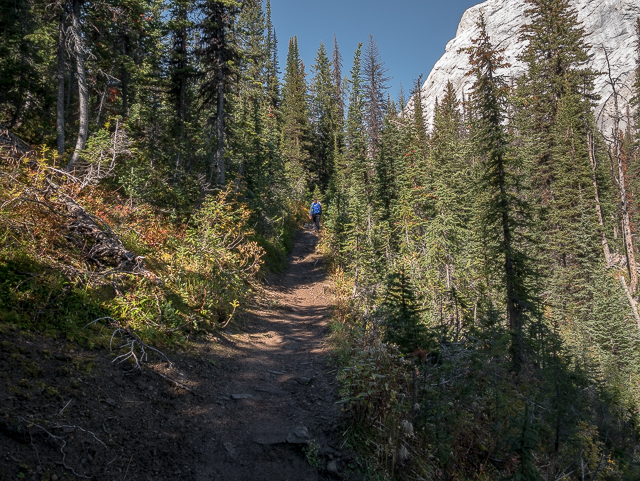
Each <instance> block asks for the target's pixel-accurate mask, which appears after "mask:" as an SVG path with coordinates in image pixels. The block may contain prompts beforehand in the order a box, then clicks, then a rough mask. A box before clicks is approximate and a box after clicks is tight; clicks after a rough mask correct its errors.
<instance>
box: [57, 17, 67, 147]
mask: <svg viewBox="0 0 640 481" xmlns="http://www.w3.org/2000/svg"><path fill="white" fill-rule="evenodd" d="M62 8H63V11H62V13H61V14H60V26H59V29H58V99H57V104H56V134H57V136H56V146H57V149H58V155H62V154H64V124H65V122H64V101H65V98H64V78H65V70H66V63H65V59H64V51H65V40H66V35H65V32H64V23H65V18H66V14H65V11H64V9H65V8H66V5H63V7H62Z"/></svg>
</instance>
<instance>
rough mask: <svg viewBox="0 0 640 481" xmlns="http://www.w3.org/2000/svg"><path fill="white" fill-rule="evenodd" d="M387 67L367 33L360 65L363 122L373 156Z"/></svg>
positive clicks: (380, 116) (378, 129) (377, 138)
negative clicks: (363, 101) (363, 99)
mask: <svg viewBox="0 0 640 481" xmlns="http://www.w3.org/2000/svg"><path fill="white" fill-rule="evenodd" d="M387 72H388V69H387V68H386V67H385V66H384V62H383V61H382V59H381V56H380V48H379V47H378V44H377V42H376V41H375V39H374V38H373V35H369V43H368V44H367V48H366V50H365V54H364V62H363V66H362V77H363V87H364V96H365V112H366V114H365V122H366V125H367V138H368V148H369V156H370V158H373V157H375V156H376V154H377V151H378V144H379V141H380V132H381V130H382V123H383V121H384V116H385V110H386V90H387V88H388V87H387V82H388V81H389V77H387Z"/></svg>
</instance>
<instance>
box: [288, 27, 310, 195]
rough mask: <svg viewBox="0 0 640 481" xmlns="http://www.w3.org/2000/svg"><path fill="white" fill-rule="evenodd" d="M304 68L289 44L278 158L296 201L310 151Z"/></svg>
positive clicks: (295, 45)
mask: <svg viewBox="0 0 640 481" xmlns="http://www.w3.org/2000/svg"><path fill="white" fill-rule="evenodd" d="M305 76H306V74H305V71H304V64H303V63H302V60H301V59H300V54H299V52H298V39H297V37H294V38H292V39H290V40H289V52H288V55H287V66H286V69H285V74H284V85H283V87H282V105H281V112H282V143H281V145H282V155H283V157H284V159H285V162H286V168H287V175H288V177H289V179H290V182H291V183H292V185H294V186H295V187H294V189H295V192H296V196H297V198H298V199H302V195H303V194H304V192H305V191H306V189H307V182H308V178H307V169H308V168H309V165H308V164H309V158H310V155H309V150H310V148H311V142H310V136H311V125H310V122H309V105H308V102H307V100H308V92H307V81H306V78H305Z"/></svg>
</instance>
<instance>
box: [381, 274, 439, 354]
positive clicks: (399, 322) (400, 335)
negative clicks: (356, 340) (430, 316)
mask: <svg viewBox="0 0 640 481" xmlns="http://www.w3.org/2000/svg"><path fill="white" fill-rule="evenodd" d="M382 313H383V315H384V322H383V325H384V326H385V340H386V341H387V342H392V343H394V344H397V345H398V346H399V347H400V350H401V351H402V352H403V353H405V354H412V353H414V352H415V351H416V350H418V349H425V347H427V345H428V343H429V331H428V329H427V327H426V325H425V324H424V322H423V320H422V315H421V310H420V306H419V303H418V301H417V299H416V296H415V294H414V292H413V288H412V286H411V282H410V280H409V277H408V276H407V275H406V273H405V271H404V269H401V270H400V271H399V272H395V273H393V274H391V275H389V277H388V279H387V287H386V292H385V297H384V301H383V303H382Z"/></svg>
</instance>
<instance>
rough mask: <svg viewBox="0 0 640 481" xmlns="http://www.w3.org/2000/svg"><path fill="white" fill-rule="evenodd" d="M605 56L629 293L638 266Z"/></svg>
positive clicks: (614, 83) (619, 133)
mask: <svg viewBox="0 0 640 481" xmlns="http://www.w3.org/2000/svg"><path fill="white" fill-rule="evenodd" d="M603 50H604V54H605V58H606V59H607V69H608V70H607V72H608V75H609V82H608V83H609V85H611V89H612V90H613V95H612V98H613V109H614V112H613V118H612V120H613V129H612V137H611V139H610V140H609V142H608V144H609V156H610V157H611V160H612V163H614V164H617V166H618V175H617V178H615V177H614V179H615V181H616V183H617V184H618V190H619V193H620V209H621V211H622V240H623V242H624V247H625V251H626V254H627V267H628V269H629V278H630V279H631V283H630V285H629V290H630V291H631V294H632V295H633V294H635V292H636V290H637V289H638V267H637V265H636V257H635V251H634V248H633V235H632V233H631V219H630V217H629V200H628V198H627V181H626V177H625V172H624V164H623V161H622V131H621V130H620V120H621V118H622V117H621V113H620V106H619V104H618V97H619V94H618V89H617V79H614V78H613V76H612V75H611V64H610V63H609V55H608V53H607V50H606V49H605V48H603Z"/></svg>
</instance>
